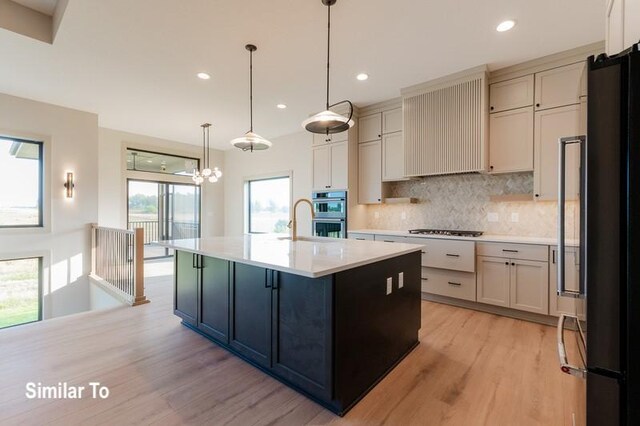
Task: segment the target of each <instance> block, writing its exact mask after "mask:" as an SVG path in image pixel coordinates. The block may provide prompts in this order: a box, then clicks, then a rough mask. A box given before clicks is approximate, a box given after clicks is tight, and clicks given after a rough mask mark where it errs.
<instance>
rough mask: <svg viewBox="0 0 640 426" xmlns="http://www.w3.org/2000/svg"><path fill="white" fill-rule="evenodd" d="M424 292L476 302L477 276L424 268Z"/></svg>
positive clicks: (468, 273)
mask: <svg viewBox="0 0 640 426" xmlns="http://www.w3.org/2000/svg"><path fill="white" fill-rule="evenodd" d="M422 291H424V292H425V293H433V294H439V295H441V296H449V297H455V298H458V299H465V300H471V301H474V302H475V300H476V274H474V273H471V272H459V271H448V270H445V269H434V268H422Z"/></svg>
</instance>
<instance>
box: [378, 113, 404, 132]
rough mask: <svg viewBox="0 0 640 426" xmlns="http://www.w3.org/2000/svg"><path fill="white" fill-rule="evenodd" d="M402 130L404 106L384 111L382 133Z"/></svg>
mask: <svg viewBox="0 0 640 426" xmlns="http://www.w3.org/2000/svg"><path fill="white" fill-rule="evenodd" d="M401 131H402V107H400V108H394V109H391V110H388V111H383V112H382V134H383V135H386V134H389V133H395V132H401Z"/></svg>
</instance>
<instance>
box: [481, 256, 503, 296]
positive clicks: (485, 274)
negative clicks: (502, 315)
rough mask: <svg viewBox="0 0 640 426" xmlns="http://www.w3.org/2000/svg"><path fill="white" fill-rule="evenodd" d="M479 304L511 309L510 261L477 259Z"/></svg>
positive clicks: (491, 258) (492, 258) (482, 257)
mask: <svg viewBox="0 0 640 426" xmlns="http://www.w3.org/2000/svg"><path fill="white" fill-rule="evenodd" d="M477 262H478V264H477V273H478V275H477V280H478V282H477V292H478V297H477V300H478V302H481V303H489V304H491V305H497V306H504V307H509V260H508V259H502V258H499V257H485V256H478V257H477Z"/></svg>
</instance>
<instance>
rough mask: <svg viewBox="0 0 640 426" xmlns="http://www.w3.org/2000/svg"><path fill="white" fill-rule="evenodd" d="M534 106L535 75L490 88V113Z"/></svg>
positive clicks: (503, 82) (504, 82)
mask: <svg viewBox="0 0 640 426" xmlns="http://www.w3.org/2000/svg"><path fill="white" fill-rule="evenodd" d="M530 105H533V74H531V75H526V76H524V77H520V78H514V79H511V80H506V81H501V82H499V83H494V84H492V85H491V86H489V111H490V112H492V113H494V112H500V111H506V110H509V109H516V108H522V107H527V106H530Z"/></svg>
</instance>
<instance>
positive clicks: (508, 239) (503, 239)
mask: <svg viewBox="0 0 640 426" xmlns="http://www.w3.org/2000/svg"><path fill="white" fill-rule="evenodd" d="M348 233H349V234H373V235H393V236H398V237H414V238H432V239H444V240H465V241H477V242H479V243H514V244H536V245H543V246H555V245H558V240H557V239H555V238H543V237H520V236H515V235H481V236H480V237H456V236H449V235H421V234H410V233H409V232H408V231H392V230H388V229H357V230H349V232H348ZM565 244H566V245H567V246H571V247H577V246H578V245H580V243H579V241H578V240H565Z"/></svg>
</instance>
